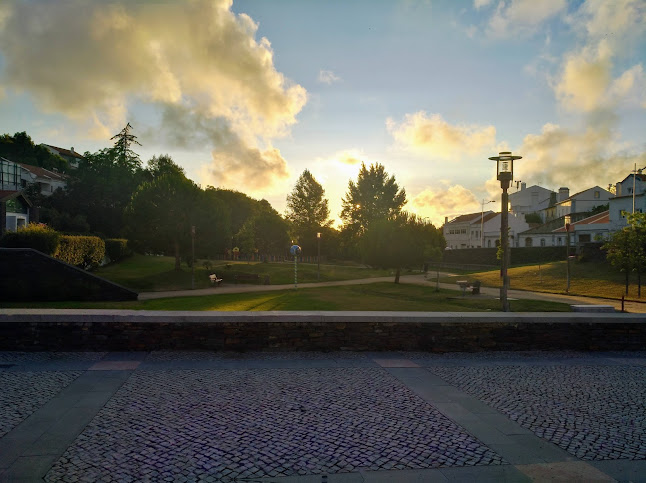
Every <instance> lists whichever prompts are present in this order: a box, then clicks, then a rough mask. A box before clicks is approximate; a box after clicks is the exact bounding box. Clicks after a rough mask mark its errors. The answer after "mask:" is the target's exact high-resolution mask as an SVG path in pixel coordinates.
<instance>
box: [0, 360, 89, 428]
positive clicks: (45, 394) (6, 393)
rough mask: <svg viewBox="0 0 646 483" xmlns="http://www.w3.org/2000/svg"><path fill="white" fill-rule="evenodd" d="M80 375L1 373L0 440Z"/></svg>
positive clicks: (77, 373) (67, 373) (62, 373)
mask: <svg viewBox="0 0 646 483" xmlns="http://www.w3.org/2000/svg"><path fill="white" fill-rule="evenodd" d="M80 375H81V372H78V371H76V372H6V371H2V370H0V415H1V417H0V438H1V437H2V436H4V435H5V434H7V433H8V432H9V431H11V430H12V429H13V428H15V427H16V426H17V425H18V424H20V423H21V422H22V421H23V420H25V419H26V418H27V417H29V416H30V415H31V414H32V413H33V412H34V411H36V410H37V409H38V408H39V407H41V406H42V405H43V404H45V403H46V402H47V401H49V400H50V399H51V398H53V397H54V396H55V395H56V394H58V393H59V392H60V391H61V389H63V388H64V387H65V386H67V385H68V384H69V383H70V382H72V381H73V380H74V379H76V378H77V377H78V376H80Z"/></svg>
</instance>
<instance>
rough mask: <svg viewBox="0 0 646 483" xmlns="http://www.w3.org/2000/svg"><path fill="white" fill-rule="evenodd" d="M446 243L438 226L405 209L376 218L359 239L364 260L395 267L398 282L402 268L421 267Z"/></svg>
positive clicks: (368, 262) (396, 281) (382, 266)
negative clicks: (379, 218) (388, 215)
mask: <svg viewBox="0 0 646 483" xmlns="http://www.w3.org/2000/svg"><path fill="white" fill-rule="evenodd" d="M438 235H439V236H438ZM444 246H445V243H444V238H443V237H442V236H441V234H440V233H439V230H437V228H435V227H434V226H433V225H432V224H429V223H424V222H423V221H422V220H421V219H420V218H418V217H417V216H415V215H411V214H409V213H406V212H401V213H399V214H398V215H396V216H392V217H390V218H383V219H381V220H377V221H374V222H373V223H371V224H370V226H369V227H368V229H367V230H366V232H365V233H364V235H363V236H362V238H361V242H360V248H361V255H362V258H363V260H364V262H365V263H367V264H369V265H373V266H376V267H381V268H394V269H395V270H396V272H395V283H399V277H400V273H401V269H402V268H405V267H409V268H410V267H413V266H415V265H419V266H421V265H422V264H423V263H424V262H425V261H426V260H428V258H429V257H434V256H436V255H437V253H438V250H442V249H443V248H444Z"/></svg>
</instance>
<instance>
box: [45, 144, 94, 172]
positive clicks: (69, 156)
mask: <svg viewBox="0 0 646 483" xmlns="http://www.w3.org/2000/svg"><path fill="white" fill-rule="evenodd" d="M41 146H44V147H45V148H47V149H48V150H49V152H50V153H52V154H57V155H59V156H60V157H61V158H63V159H65V160H67V163H68V164H69V166H70V168H78V167H79V164H80V163H81V162H82V161H83V160H84V159H85V158H83V156H81V155H80V154H79V153H77V152H76V151H74V148H73V147H72V148H70V149H65V148H59V147H57V146H52V145H50V144H41Z"/></svg>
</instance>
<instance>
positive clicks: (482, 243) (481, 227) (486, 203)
mask: <svg viewBox="0 0 646 483" xmlns="http://www.w3.org/2000/svg"><path fill="white" fill-rule="evenodd" d="M495 202H496V200H491V201H485V200H484V198H483V199H482V214H481V216H480V248H484V231H483V230H484V207H485V205H488V204H489V203H495Z"/></svg>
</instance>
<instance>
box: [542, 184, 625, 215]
mask: <svg viewBox="0 0 646 483" xmlns="http://www.w3.org/2000/svg"><path fill="white" fill-rule="evenodd" d="M611 196H612V193H611V192H610V191H608V190H605V189H603V188H602V187H600V186H594V187H592V188H588V189H586V190H583V191H579V192H578V193H575V194H573V195H571V196H570V190H569V188H559V193H558V198H557V201H556V203H554V204H552V205H551V206H549V207H548V208H546V209H545V210H544V211H543V212H542V213H543V214H542V215H541V217H542V218H543V220H544V221H545V222H546V223H547V222H549V221H551V220H556V219H558V218H562V217H563V216H565V215H572V214H575V213H588V212H590V211H592V209H594V208H596V207H597V206H600V205H605V204H607V203H608V201H609V200H610V197H611Z"/></svg>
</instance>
